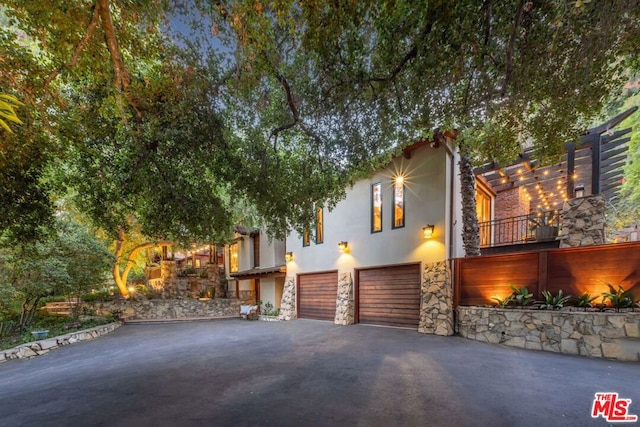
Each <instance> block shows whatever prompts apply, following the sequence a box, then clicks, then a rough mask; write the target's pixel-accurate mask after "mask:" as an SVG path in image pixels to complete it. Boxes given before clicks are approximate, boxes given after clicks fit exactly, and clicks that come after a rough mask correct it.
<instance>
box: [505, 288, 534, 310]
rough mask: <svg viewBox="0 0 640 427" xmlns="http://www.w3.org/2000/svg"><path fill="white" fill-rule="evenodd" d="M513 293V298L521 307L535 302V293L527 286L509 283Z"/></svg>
mask: <svg viewBox="0 0 640 427" xmlns="http://www.w3.org/2000/svg"><path fill="white" fill-rule="evenodd" d="M509 287H510V288H511V290H512V291H513V293H512V294H511V299H512V300H513V302H514V303H515V305H518V306H520V307H525V306H527V305H531V304H533V303H534V302H535V300H534V299H533V294H532V293H530V292H529V290H528V289H527V287H526V286H523V287H521V288H518V287H517V286H515V285H509Z"/></svg>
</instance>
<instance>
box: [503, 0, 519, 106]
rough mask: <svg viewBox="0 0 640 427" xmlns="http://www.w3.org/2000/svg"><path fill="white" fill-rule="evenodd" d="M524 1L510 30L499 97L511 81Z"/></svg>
mask: <svg viewBox="0 0 640 427" xmlns="http://www.w3.org/2000/svg"><path fill="white" fill-rule="evenodd" d="M524 4H525V0H520V3H519V4H518V9H517V10H516V19H515V21H514V23H513V27H512V28H511V35H510V36H509V44H508V45H507V56H506V61H505V66H504V81H503V82H502V89H501V90H500V94H501V96H504V95H505V94H506V92H507V86H508V85H509V82H510V81H511V74H512V73H513V50H514V48H515V44H516V36H517V33H518V28H519V27H520V21H521V20H522V10H523V9H524Z"/></svg>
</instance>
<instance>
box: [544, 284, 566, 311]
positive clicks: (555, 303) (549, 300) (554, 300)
mask: <svg viewBox="0 0 640 427" xmlns="http://www.w3.org/2000/svg"><path fill="white" fill-rule="evenodd" d="M542 296H543V298H544V301H542V304H541V305H540V308H541V309H542V310H560V309H561V308H562V307H564V305H565V304H566V303H567V302H569V301H570V300H571V298H572V297H571V295H564V294H563V293H562V289H560V290H559V291H558V294H557V295H552V294H551V292H549V291H542Z"/></svg>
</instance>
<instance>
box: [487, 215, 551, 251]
mask: <svg viewBox="0 0 640 427" xmlns="http://www.w3.org/2000/svg"><path fill="white" fill-rule="evenodd" d="M478 225H479V228H480V247H481V248H487V247H494V246H505V245H516V244H522V243H533V242H547V241H550V240H554V239H555V238H556V237H557V236H558V230H559V228H560V215H559V212H558V211H545V212H538V213H534V214H529V215H520V216H515V217H511V218H501V219H494V220H493V221H486V222H481V223H479V224H478Z"/></svg>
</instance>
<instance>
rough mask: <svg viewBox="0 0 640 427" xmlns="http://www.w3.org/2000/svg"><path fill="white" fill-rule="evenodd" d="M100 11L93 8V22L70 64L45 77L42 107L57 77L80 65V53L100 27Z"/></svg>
mask: <svg viewBox="0 0 640 427" xmlns="http://www.w3.org/2000/svg"><path fill="white" fill-rule="evenodd" d="M98 9H99V8H98V6H97V5H96V6H95V7H94V8H93V16H92V17H91V21H90V22H89V25H88V26H87V29H86V30H85V33H84V37H82V40H80V42H79V43H78V45H77V46H76V48H75V49H74V51H73V55H72V56H71V59H70V60H69V62H67V63H66V64H64V65H61V66H60V67H58V68H56V69H55V70H53V71H52V72H51V73H49V75H48V76H47V77H45V79H44V96H43V97H42V100H41V101H40V102H39V103H38V104H39V106H40V107H41V106H43V105H44V104H45V103H46V102H47V100H48V99H49V95H50V93H49V86H50V85H51V82H52V81H53V80H54V79H55V78H56V77H58V75H60V73H61V72H62V70H64V69H65V68H73V67H75V66H76V64H77V63H78V58H79V57H80V53H82V51H83V50H84V48H85V47H86V46H87V43H89V40H91V37H93V34H94V33H95V31H96V27H97V26H98V18H99V10H98ZM41 111H42V110H41ZM43 117H46V115H43Z"/></svg>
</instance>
